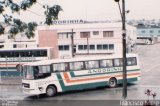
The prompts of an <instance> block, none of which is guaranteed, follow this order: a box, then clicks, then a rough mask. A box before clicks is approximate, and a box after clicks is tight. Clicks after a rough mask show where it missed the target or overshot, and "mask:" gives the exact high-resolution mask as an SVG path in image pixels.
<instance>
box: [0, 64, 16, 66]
mask: <svg viewBox="0 0 160 106" xmlns="http://www.w3.org/2000/svg"><path fill="white" fill-rule="evenodd" d="M16 65H17V64H0V66H16Z"/></svg>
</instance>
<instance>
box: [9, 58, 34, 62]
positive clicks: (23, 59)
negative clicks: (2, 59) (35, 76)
mask: <svg viewBox="0 0 160 106" xmlns="http://www.w3.org/2000/svg"><path fill="white" fill-rule="evenodd" d="M34 60H35V57H11V58H6V61H34Z"/></svg>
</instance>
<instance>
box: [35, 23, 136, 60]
mask: <svg viewBox="0 0 160 106" xmlns="http://www.w3.org/2000/svg"><path fill="white" fill-rule="evenodd" d="M126 27H127V48H128V49H127V50H128V51H131V47H133V45H134V44H135V41H136V38H137V36H136V27H133V26H130V25H127V26H126ZM37 34H38V39H39V40H38V41H39V42H38V44H39V47H45V46H52V47H53V48H54V51H56V52H55V53H54V54H55V55H56V56H57V58H71V57H72V56H82V55H83V56H88V55H90V56H93V55H96V56H97V55H112V54H122V24H121V23H76V24H73V23H72V24H66V23H65V24H62V23H61V24H59V25H57V24H56V25H52V26H39V27H38V28H37Z"/></svg>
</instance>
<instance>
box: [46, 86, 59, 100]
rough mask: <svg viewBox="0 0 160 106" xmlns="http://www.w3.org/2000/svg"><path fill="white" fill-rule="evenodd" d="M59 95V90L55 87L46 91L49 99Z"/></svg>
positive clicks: (50, 87) (49, 87)
mask: <svg viewBox="0 0 160 106" xmlns="http://www.w3.org/2000/svg"><path fill="white" fill-rule="evenodd" d="M56 94H57V89H56V87H55V86H48V87H47V89H46V95H47V96H48V97H52V96H55V95H56Z"/></svg>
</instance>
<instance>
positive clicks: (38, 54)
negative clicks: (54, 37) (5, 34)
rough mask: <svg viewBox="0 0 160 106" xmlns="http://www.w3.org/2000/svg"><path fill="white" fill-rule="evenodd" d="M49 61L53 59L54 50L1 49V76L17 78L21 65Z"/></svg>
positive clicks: (44, 48) (46, 48) (47, 48)
mask: <svg viewBox="0 0 160 106" xmlns="http://www.w3.org/2000/svg"><path fill="white" fill-rule="evenodd" d="M48 59H53V48H50V47H43V48H42V47H40V48H38V47H37V48H14V49H0V70H1V72H2V73H1V74H2V76H7V75H8V76H10V75H12V76H14V75H15V76H16V75H19V72H17V68H21V67H20V66H21V65H23V64H26V63H29V62H34V61H40V60H48Z"/></svg>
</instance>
